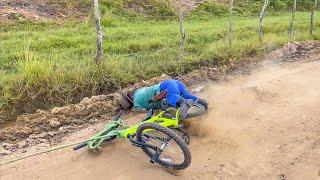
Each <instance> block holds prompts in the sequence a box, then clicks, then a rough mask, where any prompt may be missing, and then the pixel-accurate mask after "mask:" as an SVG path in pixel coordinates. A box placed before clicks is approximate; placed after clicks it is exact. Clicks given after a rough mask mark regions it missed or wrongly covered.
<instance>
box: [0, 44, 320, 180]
mask: <svg viewBox="0 0 320 180" xmlns="http://www.w3.org/2000/svg"><path fill="white" fill-rule="evenodd" d="M318 47H319V46H318V42H306V43H292V44H288V45H286V46H285V47H284V48H282V49H280V50H277V51H274V52H272V53H270V54H268V55H266V57H264V58H263V59H262V60H260V61H257V63H253V64H252V65H251V66H246V67H245V68H240V69H239V70H238V71H233V73H232V74H230V75H227V76H223V77H219V78H218V79H220V81H210V79H217V76H218V75H217V74H216V73H215V70H214V69H210V68H209V69H210V70H211V71H210V70H208V68H204V69H202V70H201V71H198V72H193V73H191V74H189V75H188V76H187V78H189V81H188V79H186V78H184V80H185V81H188V82H191V84H192V86H193V87H195V88H197V87H205V88H204V89H202V92H198V94H199V95H200V96H202V97H205V98H207V99H209V101H210V103H211V104H210V110H209V112H208V113H207V114H206V115H204V116H202V117H199V118H198V119H196V120H194V122H193V125H192V126H191V129H190V131H191V133H192V134H193V136H192V139H191V145H190V150H191V152H192V156H193V161H192V164H191V166H190V167H189V168H188V169H186V170H184V171H182V172H175V173H172V172H168V171H166V170H164V169H162V168H161V167H159V166H157V165H152V164H150V163H148V159H147V157H146V156H145V155H144V154H143V152H142V151H141V150H140V149H138V148H135V147H133V146H131V145H130V143H128V142H125V141H121V140H119V141H115V142H113V143H111V144H109V145H108V146H106V147H103V148H102V150H103V152H102V153H100V154H94V153H90V152H88V151H87V150H86V149H83V150H80V151H79V152H72V150H71V148H67V149H63V150H59V151H56V152H51V153H48V154H44V155H40V156H36V157H33V158H29V159H26V160H22V161H18V162H16V163H12V164H9V165H4V166H1V179H88V178H94V179H106V178H108V179H110V178H111V179H137V178H139V177H140V178H141V177H144V178H154V179H160V178H161V179H162V178H168V179H320V109H319V108H318V107H319V105H320V93H319V88H320V78H319V76H320V63H319V60H320V53H319V48H318ZM288 61H290V63H287V62H288ZM248 69H250V70H248ZM210 73H211V75H210ZM203 77H205V79H206V80H205V81H203V82H201V83H199V78H203ZM162 78H166V77H165V76H163V77H162ZM160 79H161V78H160ZM160 79H159V78H155V79H153V80H151V82H142V84H152V83H155V82H157V81H159V80H160ZM196 82H197V83H196ZM138 86H141V84H139V85H138ZM200 89H201V88H200ZM111 101H112V95H109V96H97V97H92V98H86V99H84V100H83V101H82V102H81V103H80V104H77V105H72V106H67V107H62V108H55V109H53V110H51V111H40V110H39V111H38V113H36V114H33V115H23V116H21V117H19V119H18V123H17V124H16V125H14V126H12V127H7V128H5V129H2V130H1V137H2V138H3V137H5V138H3V139H2V141H1V142H2V143H1V153H2V157H1V160H2V161H5V160H8V159H11V158H14V157H16V156H19V155H23V154H27V153H32V152H36V151H39V150H41V149H45V148H48V147H49V146H50V145H53V144H56V143H59V142H61V143H62V144H65V143H68V142H74V141H78V140H81V139H86V138H88V137H90V135H93V134H94V133H96V132H98V131H99V129H101V128H102V127H103V125H104V124H105V123H106V122H108V121H109V120H110V118H111V116H112V114H113V112H112V113H107V112H110V109H112V107H113V106H112V105H111V104H110V103H111ZM127 117H128V116H127ZM129 117H130V119H129V120H127V121H128V123H133V122H135V121H137V119H141V118H142V117H143V114H139V113H138V112H134V113H133V114H130V115H129ZM126 119H127V118H126ZM30 124H31V125H30ZM22 127H25V128H26V129H27V130H26V131H25V132H27V133H21V132H20V131H19V130H20V129H19V128H22ZM37 128H38V129H37ZM28 129H29V131H28ZM34 129H35V130H34ZM22 132H24V131H22ZM3 140H5V141H7V143H3ZM5 154H9V155H7V156H3V155H5ZM31 165H32V166H31Z"/></svg>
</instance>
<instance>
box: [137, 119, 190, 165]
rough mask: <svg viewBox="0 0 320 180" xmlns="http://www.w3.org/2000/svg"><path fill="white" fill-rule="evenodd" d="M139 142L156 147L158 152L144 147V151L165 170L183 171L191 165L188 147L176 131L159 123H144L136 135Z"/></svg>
mask: <svg viewBox="0 0 320 180" xmlns="http://www.w3.org/2000/svg"><path fill="white" fill-rule="evenodd" d="M136 137H137V141H139V142H143V143H145V144H148V145H152V146H156V147H157V149H158V150H154V149H152V148H149V147H145V146H142V147H141V148H142V150H143V151H144V152H145V153H146V154H147V155H148V156H149V157H150V159H151V162H156V163H158V164H160V165H161V166H163V167H165V168H171V169H174V170H183V169H185V168H187V167H189V165H190V164H191V153H190V151H189V148H188V145H187V144H186V142H185V141H184V140H182V139H181V138H180V137H179V136H178V135H177V134H176V133H175V132H174V131H172V130H171V129H169V128H167V127H163V126H161V125H159V124H157V123H144V124H142V125H140V126H139V127H138V129H137V133H136Z"/></svg>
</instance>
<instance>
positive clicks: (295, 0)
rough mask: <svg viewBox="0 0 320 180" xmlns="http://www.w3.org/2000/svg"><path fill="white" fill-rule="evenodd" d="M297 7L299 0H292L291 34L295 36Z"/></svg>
mask: <svg viewBox="0 0 320 180" xmlns="http://www.w3.org/2000/svg"><path fill="white" fill-rule="evenodd" d="M296 8H297V0H292V12H291V22H290V35H291V36H292V37H293V36H294V34H295V33H294V17H295V14H296Z"/></svg>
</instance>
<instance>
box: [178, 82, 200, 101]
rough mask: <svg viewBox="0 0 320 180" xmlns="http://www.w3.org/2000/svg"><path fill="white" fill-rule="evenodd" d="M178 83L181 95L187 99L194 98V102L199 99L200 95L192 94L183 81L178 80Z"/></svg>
mask: <svg viewBox="0 0 320 180" xmlns="http://www.w3.org/2000/svg"><path fill="white" fill-rule="evenodd" d="M176 84H177V86H178V88H179V92H180V95H181V96H182V97H183V98H185V99H192V100H193V101H194V102H196V101H197V99H198V97H197V96H194V95H192V94H191V93H189V92H188V90H187V88H186V86H185V85H184V84H183V83H182V82H181V81H178V80H176Z"/></svg>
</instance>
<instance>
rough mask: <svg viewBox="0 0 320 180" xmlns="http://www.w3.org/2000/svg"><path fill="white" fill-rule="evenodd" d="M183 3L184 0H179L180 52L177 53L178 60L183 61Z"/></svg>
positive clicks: (184, 31) (184, 37)
mask: <svg viewBox="0 0 320 180" xmlns="http://www.w3.org/2000/svg"><path fill="white" fill-rule="evenodd" d="M183 5H184V0H179V20H180V21H179V22H180V34H181V41H180V54H179V60H180V62H182V61H183V59H184V45H185V41H186V36H187V35H186V30H185V29H184V26H183V19H184V15H183Z"/></svg>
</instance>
